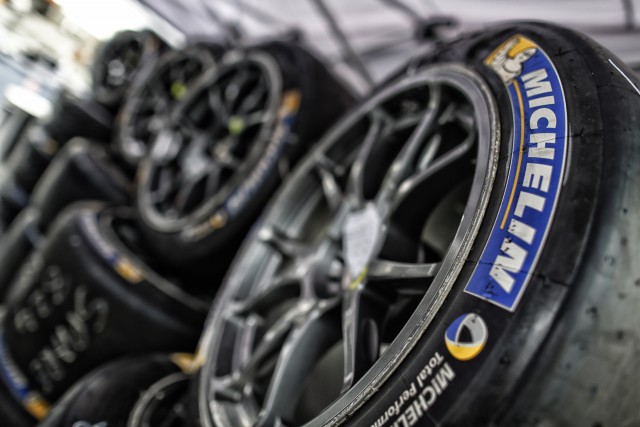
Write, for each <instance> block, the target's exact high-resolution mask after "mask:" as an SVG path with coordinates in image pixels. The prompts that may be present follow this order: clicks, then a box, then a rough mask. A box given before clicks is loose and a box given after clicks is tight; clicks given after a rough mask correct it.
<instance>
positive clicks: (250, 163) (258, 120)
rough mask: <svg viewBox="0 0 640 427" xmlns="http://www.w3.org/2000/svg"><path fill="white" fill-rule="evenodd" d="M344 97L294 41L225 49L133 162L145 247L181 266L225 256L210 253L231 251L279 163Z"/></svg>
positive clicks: (273, 183) (331, 116)
mask: <svg viewBox="0 0 640 427" xmlns="http://www.w3.org/2000/svg"><path fill="white" fill-rule="evenodd" d="M351 103H352V95H351V94H349V93H348V92H347V91H346V90H345V89H344V87H343V86H342V84H341V83H339V82H338V81H337V80H336V79H335V78H334V77H333V76H331V75H330V74H329V72H328V71H327V69H326V68H325V67H324V66H323V65H322V64H321V63H320V62H319V60H318V59H316V58H315V57H313V56H312V55H311V54H310V53H309V52H308V51H307V50H305V49H303V48H302V47H301V46H299V45H296V44H293V43H288V42H270V43H266V44H262V45H258V46H253V47H249V48H246V49H245V50H237V51H231V52H228V53H227V54H226V55H225V56H224V57H223V58H222V61H221V63H219V65H218V67H217V68H216V69H214V70H211V72H210V73H207V74H205V75H203V76H202V77H201V79H200V80H199V82H197V83H194V86H193V87H192V90H191V91H190V92H189V94H188V96H187V97H185V99H184V100H183V101H182V102H181V103H180V104H179V105H177V106H176V109H175V110H174V114H173V115H172V120H171V121H170V122H169V125H168V126H167V127H166V128H165V129H164V130H163V131H161V132H160V133H159V135H158V137H157V138H156V140H155V142H154V143H153V144H152V148H151V149H150V154H149V155H148V156H147V157H146V158H145V159H144V161H143V162H142V163H141V166H140V169H139V170H138V180H137V193H136V206H137V210H138V212H139V216H140V227H141V230H142V231H143V233H144V235H145V240H146V241H147V242H148V247H149V250H151V251H153V252H154V253H156V254H157V256H158V257H159V258H161V259H163V260H164V261H166V262H167V263H170V264H173V265H179V266H189V268H195V269H198V268H204V269H207V268H209V266H212V265H216V264H218V265H222V264H226V261H222V260H220V261H219V262H217V263H212V262H211V256H212V254H213V253H215V252H217V253H218V254H219V255H220V256H227V257H228V256H230V255H232V254H233V253H234V251H235V248H236V247H237V246H238V244H239V242H240V240H241V238H242V237H243V236H244V234H245V232H246V231H247V230H248V228H249V226H250V225H251V224H252V222H253V221H254V220H255V218H256V217H257V215H258V214H259V213H260V211H261V209H262V207H263V206H264V204H265V203H266V201H267V200H268V198H269V197H270V196H271V194H272V193H273V192H274V191H275V189H276V188H277V186H278V185H279V183H280V182H281V179H282V177H283V176H285V175H286V174H287V173H288V171H289V168H290V167H292V166H293V165H294V164H295V163H296V161H297V160H298V159H299V158H300V157H301V155H302V154H303V153H305V152H306V151H307V150H308V149H309V148H310V147H311V145H312V144H313V142H315V140H316V139H317V138H318V137H319V136H320V133H321V132H322V131H323V129H325V128H326V126H328V125H329V124H330V123H332V122H334V121H335V120H336V119H337V118H338V117H339V115H340V114H341V113H342V112H344V111H345V109H346V108H347V107H348V106H349V105H350V104H351ZM224 267H225V268H224V269H226V265H224ZM224 269H223V271H224Z"/></svg>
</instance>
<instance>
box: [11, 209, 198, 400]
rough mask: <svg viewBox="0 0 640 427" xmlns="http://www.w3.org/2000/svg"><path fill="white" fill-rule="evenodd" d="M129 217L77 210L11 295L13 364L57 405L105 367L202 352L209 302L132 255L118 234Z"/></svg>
mask: <svg viewBox="0 0 640 427" xmlns="http://www.w3.org/2000/svg"><path fill="white" fill-rule="evenodd" d="M126 217H127V214H126V213H125V214H124V215H121V214H119V213H118V210H117V209H116V210H106V211H104V210H103V208H102V206H101V205H100V204H88V205H79V206H76V207H72V208H70V209H69V210H67V211H66V212H65V213H63V214H62V215H61V216H60V218H59V219H58V221H56V223H55V225H54V226H53V228H52V229H51V231H50V234H49V235H48V238H47V240H46V243H45V244H44V245H43V247H42V249H41V250H40V251H38V252H36V253H35V255H34V256H33V257H36V258H37V259H36V260H34V262H31V263H30V265H32V266H35V267H32V268H30V269H29V270H28V271H25V270H23V271H21V272H20V274H19V275H18V278H17V279H16V282H15V283H16V285H15V286H14V287H13V288H12V291H11V294H10V296H9V299H8V302H7V305H6V306H7V316H6V317H5V319H4V321H3V324H2V330H3V334H4V336H3V345H4V348H5V350H6V354H7V355H8V356H7V357H6V358H5V359H9V360H11V359H12V360H13V363H14V364H15V370H17V371H19V372H22V375H23V376H24V377H25V378H26V382H27V384H28V385H27V387H28V388H29V389H31V390H33V391H37V392H39V393H41V395H42V396H43V398H44V399H45V400H46V401H48V402H49V403H53V402H56V401H57V400H58V399H59V398H60V397H61V396H62V394H63V393H64V392H65V391H67V390H68V389H69V388H70V387H71V386H72V385H73V384H75V382H76V381H78V380H79V379H80V378H81V377H82V376H83V375H85V374H87V373H88V372H89V371H91V370H92V369H94V368H96V367H98V366H100V365H102V364H103V363H106V362H109V361H112V360H114V359H117V358H119V357H122V356H125V355H129V354H136V353H141V352H192V351H193V350H194V348H195V345H196V342H197V339H198V337H199V335H200V331H201V329H202V325H203V322H204V318H205V315H206V311H207V308H208V302H207V301H206V300H203V299H201V298H200V297H198V296H195V295H192V294H190V293H188V292H186V291H184V290H182V288H181V287H180V286H179V285H178V284H176V283H174V282H173V281H171V280H170V279H166V278H164V277H161V276H159V275H158V273H156V272H154V271H153V270H151V269H150V268H149V267H148V266H147V264H146V263H145V262H144V261H142V259H141V258H140V257H139V256H137V255H136V254H134V253H132V252H131V251H130V249H129V248H130V247H132V246H134V245H132V244H128V242H127V240H128V237H127V236H126V235H121V234H122V233H120V231H119V229H120V228H121V226H119V225H117V223H118V222H119V221H129V222H130V221H131V220H130V219H129V220H128V219H127V218H126ZM114 224H115V225H114ZM124 234H127V233H124ZM54 349H55V350H54ZM5 363H6V362H5Z"/></svg>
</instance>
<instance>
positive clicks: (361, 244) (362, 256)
mask: <svg viewBox="0 0 640 427" xmlns="http://www.w3.org/2000/svg"><path fill="white" fill-rule="evenodd" d="M381 225H382V221H381V219H380V215H379V214H378V211H377V210H376V208H375V207H374V206H373V205H372V204H368V205H367V206H365V207H364V208H363V209H361V210H359V211H355V212H351V213H350V214H349V216H348V217H347V219H346V221H345V223H344V235H343V242H342V243H343V246H344V251H345V257H346V260H345V261H346V263H347V268H348V269H349V273H350V274H351V278H352V279H354V278H356V277H357V276H358V275H360V273H362V271H363V270H364V268H365V267H366V266H367V265H368V264H369V262H370V261H371V258H372V257H373V255H374V251H375V250H376V247H377V242H378V238H379V236H380V233H381V230H380V226H381Z"/></svg>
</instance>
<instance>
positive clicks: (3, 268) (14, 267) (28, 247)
mask: <svg viewBox="0 0 640 427" xmlns="http://www.w3.org/2000/svg"><path fill="white" fill-rule="evenodd" d="M39 222H40V220H39V215H38V212H37V211H36V210H34V209H26V210H24V211H23V212H22V213H21V214H20V215H19V216H18V218H17V219H16V221H14V223H13V224H12V225H11V227H10V228H9V229H8V230H7V231H6V232H5V233H3V234H2V236H1V237H0V304H1V303H2V302H4V299H5V297H6V295H7V292H8V291H9V289H10V287H11V284H12V283H13V280H14V279H15V277H16V274H18V271H20V268H21V267H22V264H23V263H24V262H25V260H26V259H27V256H28V255H29V254H30V253H31V251H32V250H33V249H34V248H35V247H37V246H39V245H40V244H41V243H42V241H43V240H44V238H43V236H42V235H41V234H40V230H39V228H38V224H39Z"/></svg>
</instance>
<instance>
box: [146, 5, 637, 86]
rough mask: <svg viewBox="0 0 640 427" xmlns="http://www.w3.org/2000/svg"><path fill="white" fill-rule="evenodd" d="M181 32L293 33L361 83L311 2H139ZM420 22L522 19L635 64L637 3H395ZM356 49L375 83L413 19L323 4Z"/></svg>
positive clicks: (403, 48) (198, 35)
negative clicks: (581, 37) (589, 41)
mask: <svg viewBox="0 0 640 427" xmlns="http://www.w3.org/2000/svg"><path fill="white" fill-rule="evenodd" d="M139 1H140V2H141V3H143V4H144V5H145V6H147V7H148V8H150V9H152V10H153V11H155V12H156V13H157V14H159V15H161V16H162V17H164V18H165V19H166V20H168V21H169V22H170V23H171V24H172V25H173V26H175V27H177V28H178V29H179V30H181V31H182V32H184V33H185V35H186V36H187V39H191V40H194V39H202V38H209V39H221V38H222V37H224V36H223V35H224V34H225V31H224V29H223V27H222V26H221V23H226V24H230V25H233V26H236V27H238V28H239V29H240V30H241V32H242V34H243V35H244V39H243V41H252V40H258V39H260V38H264V37H277V36H278V35H280V34H284V33H287V32H290V31H292V30H298V31H300V32H301V33H303V34H304V39H305V41H306V42H307V43H308V44H309V45H310V46H312V47H313V48H314V49H315V50H317V51H318V52H319V53H321V54H322V55H323V56H324V57H325V58H326V59H327V60H328V61H329V62H331V63H332V64H333V65H334V67H335V69H336V71H338V73H340V74H342V75H343V76H344V77H346V78H347V79H349V80H350V81H351V82H352V83H353V84H354V86H355V87H356V88H358V89H360V90H362V91H364V90H366V86H367V85H366V84H365V83H364V81H363V80H362V79H361V78H360V77H359V75H358V74H357V73H356V72H354V70H353V67H352V66H350V65H349V64H348V63H347V64H345V62H344V58H343V55H342V54H341V52H342V49H341V46H340V44H339V43H338V42H337V40H336V38H335V36H334V35H333V34H332V33H331V31H330V29H329V26H328V25H327V23H326V21H325V20H324V19H323V17H322V16H321V15H320V14H319V13H318V9H317V8H316V7H315V5H314V0H139ZM401 1H402V2H403V3H404V4H406V5H408V6H409V7H410V8H411V9H413V10H414V11H415V13H416V15H419V16H420V17H422V18H429V17H435V16H440V17H442V16H446V17H453V18H454V19H455V20H456V21H457V22H458V23H459V25H457V26H456V27H455V28H451V29H448V30H447V31H445V33H444V35H445V36H446V37H454V36H455V35H456V34H459V33H461V32H464V31H467V30H473V29H478V28H482V27H483V26H488V25H491V24H492V23H495V22H499V21H505V20H516V19H527V20H543V21H551V22H556V23H558V24H561V25H565V26H569V27H572V28H574V29H577V30H579V31H582V32H585V33H587V34H589V35H590V36H591V37H593V38H595V39H596V40H597V41H599V42H600V43H602V44H603V45H605V46H606V47H608V48H609V49H610V50H612V51H613V52H614V53H615V54H616V55H618V56H620V57H621V58H622V59H623V60H624V61H625V62H627V63H629V64H630V65H632V66H634V65H636V64H640V43H638V41H640V0H608V1H602V0H523V1H518V2H514V1H512V0H456V1H451V0H401ZM326 4H327V6H328V7H329V8H330V9H331V10H332V11H333V13H334V15H335V17H336V19H337V21H338V22H339V24H340V25H341V27H342V28H343V29H344V31H345V33H346V35H347V36H348V39H349V40H350V42H351V43H352V44H353V46H354V47H355V49H356V50H357V51H358V52H360V53H362V55H363V59H364V61H365V63H366V64H367V68H368V69H369V71H370V73H371V74H372V75H373V77H374V80H376V81H379V80H381V79H382V78H384V76H386V75H388V73H389V72H391V71H392V70H393V69H394V68H396V67H397V66H398V65H400V64H402V63H403V62H404V61H405V60H407V59H408V58H409V57H410V56H412V55H413V54H415V53H416V52H417V51H418V50H420V49H425V50H428V49H429V45H428V44H424V43H422V44H419V43H417V42H416V41H415V40H414V39H413V34H414V22H415V20H414V18H413V17H412V16H410V15H408V14H406V13H403V12H402V11H400V10H398V9H395V8H393V7H390V6H389V5H388V3H385V1H384V0H326Z"/></svg>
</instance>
